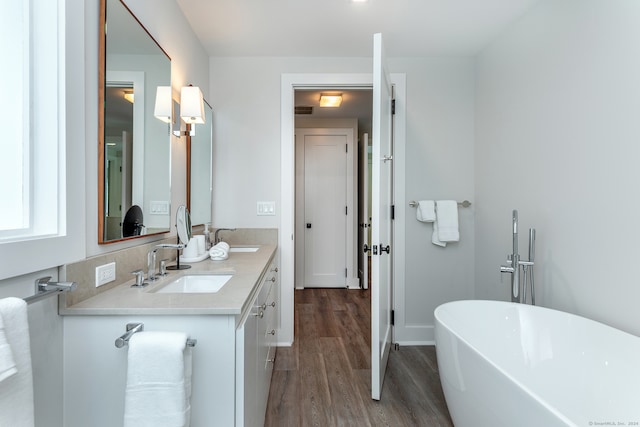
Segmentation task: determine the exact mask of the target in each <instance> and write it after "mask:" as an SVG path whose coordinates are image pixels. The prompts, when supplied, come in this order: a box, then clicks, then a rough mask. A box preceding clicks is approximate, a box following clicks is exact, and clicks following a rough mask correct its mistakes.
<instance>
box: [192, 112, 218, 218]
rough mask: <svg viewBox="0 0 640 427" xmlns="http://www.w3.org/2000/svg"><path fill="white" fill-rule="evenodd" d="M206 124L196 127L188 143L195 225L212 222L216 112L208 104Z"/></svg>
mask: <svg viewBox="0 0 640 427" xmlns="http://www.w3.org/2000/svg"><path fill="white" fill-rule="evenodd" d="M204 110H205V124H203V125H196V126H195V135H194V136H189V137H188V141H187V178H188V179H187V207H188V208H189V212H190V213H191V222H192V224H193V225H202V224H207V223H210V222H211V211H212V205H211V198H212V179H213V171H212V162H213V109H212V108H211V105H209V103H208V102H206V101H205V103H204Z"/></svg>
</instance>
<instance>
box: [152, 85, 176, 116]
mask: <svg viewBox="0 0 640 427" xmlns="http://www.w3.org/2000/svg"><path fill="white" fill-rule="evenodd" d="M171 106H172V99H171V86H158V88H157V89H156V106H155V108H154V110H153V115H154V116H156V118H157V119H159V120H161V121H163V122H165V123H171V117H172V116H173V114H172V112H171Z"/></svg>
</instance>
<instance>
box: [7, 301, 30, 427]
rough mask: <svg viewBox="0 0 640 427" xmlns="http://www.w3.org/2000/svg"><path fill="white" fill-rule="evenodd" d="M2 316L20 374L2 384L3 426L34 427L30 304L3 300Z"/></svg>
mask: <svg viewBox="0 0 640 427" xmlns="http://www.w3.org/2000/svg"><path fill="white" fill-rule="evenodd" d="M0 316H2V320H3V323H4V327H5V330H4V332H5V336H6V339H7V343H8V344H9V346H10V347H11V352H12V354H13V360H14V361H15V364H16V370H17V373H16V374H14V375H11V376H9V377H7V378H6V379H5V380H4V381H2V382H0V426H11V427H33V426H34V423H35V421H34V404H33V374H32V370H31V345H30V343H29V322H28V318H27V303H26V302H24V300H22V299H20V298H4V299H2V300H0Z"/></svg>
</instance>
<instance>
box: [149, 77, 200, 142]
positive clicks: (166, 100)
mask: <svg viewBox="0 0 640 427" xmlns="http://www.w3.org/2000/svg"><path fill="white" fill-rule="evenodd" d="M153 115H154V116H155V117H156V118H158V119H159V120H162V121H163V122H165V123H168V124H169V131H170V132H172V133H173V134H174V135H175V136H177V137H181V136H186V135H191V136H194V135H195V126H192V125H194V124H204V122H205V115H204V99H203V97H202V92H201V91H200V88H199V87H197V86H185V87H183V88H182V90H180V104H178V103H177V102H175V101H173V98H172V92H171V86H158V88H157V89H156V104H155V109H154V112H153ZM180 119H182V121H184V122H185V123H186V125H187V126H186V130H185V131H183V130H182V129H181V126H180Z"/></svg>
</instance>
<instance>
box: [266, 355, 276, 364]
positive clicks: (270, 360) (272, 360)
mask: <svg viewBox="0 0 640 427" xmlns="http://www.w3.org/2000/svg"><path fill="white" fill-rule="evenodd" d="M267 362H271V363H276V356H273V359H267Z"/></svg>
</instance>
